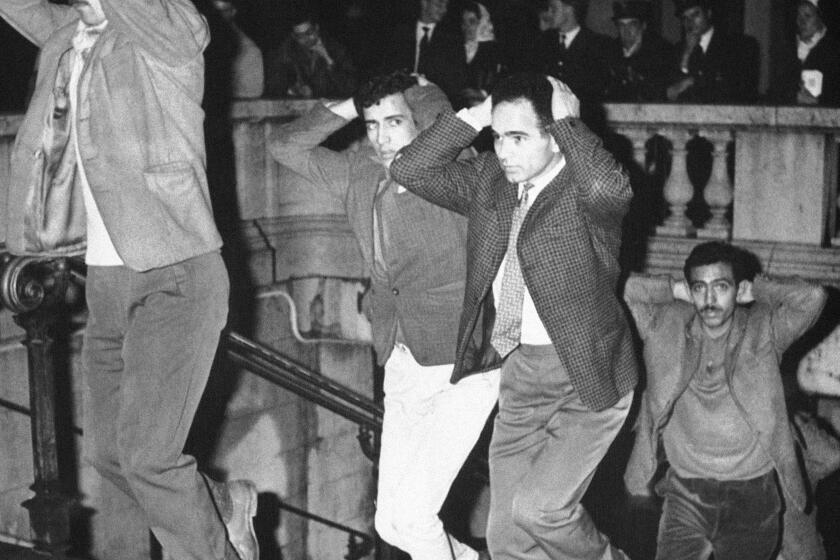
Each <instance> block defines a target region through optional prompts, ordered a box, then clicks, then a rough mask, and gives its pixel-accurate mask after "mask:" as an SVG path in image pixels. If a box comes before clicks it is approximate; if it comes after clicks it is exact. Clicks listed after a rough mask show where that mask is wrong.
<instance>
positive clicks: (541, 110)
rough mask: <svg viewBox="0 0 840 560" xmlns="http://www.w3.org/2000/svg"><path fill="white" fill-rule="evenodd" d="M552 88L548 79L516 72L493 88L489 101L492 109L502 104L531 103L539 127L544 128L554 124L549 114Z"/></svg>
mask: <svg viewBox="0 0 840 560" xmlns="http://www.w3.org/2000/svg"><path fill="white" fill-rule="evenodd" d="M553 93H554V88H552V87H551V83H550V82H549V81H548V78H546V77H545V75H543V74H537V73H535V72H517V73H515V74H511V75H510V76H507V77H506V78H503V79H502V80H500V81H499V83H497V84H496V87H494V88H493V91H492V95H491V99H492V102H493V108H495V107H496V105H498V104H499V103H502V102H514V101H517V100H520V99H525V100H527V101H530V102H531V105H532V106H533V107H534V112H535V113H536V114H537V119H539V121H540V125H541V126H542V127H544V128H548V126H549V125H550V124H551V123H552V122H554V117H553V116H552V114H551V96H552V94H553Z"/></svg>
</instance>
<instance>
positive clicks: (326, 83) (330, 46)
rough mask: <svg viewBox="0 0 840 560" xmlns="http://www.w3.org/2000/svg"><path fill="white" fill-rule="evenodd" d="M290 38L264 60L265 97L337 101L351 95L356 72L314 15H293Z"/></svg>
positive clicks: (342, 47)
mask: <svg viewBox="0 0 840 560" xmlns="http://www.w3.org/2000/svg"><path fill="white" fill-rule="evenodd" d="M291 24H292V29H291V32H290V33H289V36H288V37H286V39H285V40H284V41H283V42H282V43H281V44H280V46H279V47H278V48H277V49H275V50H273V51H272V52H271V53H269V54H268V56H266V76H265V85H266V91H265V94H266V96H267V97H303V98H306V99H310V98H327V99H337V98H345V97H348V96H350V95H352V93H353V91H355V89H356V85H357V75H356V68H355V66H354V65H353V63H352V61H351V60H350V56H349V54H348V53H347V50H346V49H345V48H344V46H342V45H341V44H339V43H338V42H336V41H334V40H333V39H332V38H330V37H329V36H328V35H326V34H325V33H324V32H323V31H321V27H320V25H319V24H318V20H317V18H316V17H315V15H314V14H313V13H312V12H310V11H308V10H306V9H299V10H296V11H294V13H293V14H292V17H291Z"/></svg>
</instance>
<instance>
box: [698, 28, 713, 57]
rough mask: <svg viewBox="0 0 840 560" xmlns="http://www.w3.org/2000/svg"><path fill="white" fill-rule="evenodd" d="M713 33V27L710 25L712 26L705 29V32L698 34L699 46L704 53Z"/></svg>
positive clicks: (707, 48)
mask: <svg viewBox="0 0 840 560" xmlns="http://www.w3.org/2000/svg"><path fill="white" fill-rule="evenodd" d="M714 34H715V27H714V26H712V27H710V28H708V29H707V30H706V32H705V33H703V34H702V35H701V36H700V48H701V49H703V53H705V52H706V51H707V50H709V43H711V42H712V35H714Z"/></svg>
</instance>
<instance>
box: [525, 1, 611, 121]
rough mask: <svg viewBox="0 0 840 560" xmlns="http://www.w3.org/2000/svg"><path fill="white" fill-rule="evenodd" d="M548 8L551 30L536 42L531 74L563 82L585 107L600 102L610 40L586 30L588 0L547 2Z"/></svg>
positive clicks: (604, 87)
mask: <svg viewBox="0 0 840 560" xmlns="http://www.w3.org/2000/svg"><path fill="white" fill-rule="evenodd" d="M547 5H548V11H549V14H551V16H552V27H551V28H550V29H548V30H547V31H544V32H543V33H542V34H541V35H540V37H539V39H538V40H537V42H536V45H535V52H534V54H533V56H532V57H531V64H532V65H534V70H536V71H537V72H540V73H542V74H547V75H549V76H554V77H555V78H558V79H559V80H560V81H561V82H564V83H565V84H566V85H568V86H569V88H571V90H572V91H574V92H575V94H576V95H577V97H578V98H579V99H580V101H581V103H582V104H583V105H584V106H585V105H587V104H588V103H591V102H597V101H600V100H601V98H602V97H603V94H604V91H605V90H606V87H607V77H608V71H607V58H606V53H607V51H608V50H609V45H610V39H609V38H608V37H606V36H605V35H600V34H598V33H595V32H594V31H592V30H590V29H588V28H587V27H585V25H584V22H585V21H586V12H587V9H588V7H589V0H548V4H547ZM585 109H586V108H585V107H582V110H583V111H584V120H586V116H585V112H586V111H585Z"/></svg>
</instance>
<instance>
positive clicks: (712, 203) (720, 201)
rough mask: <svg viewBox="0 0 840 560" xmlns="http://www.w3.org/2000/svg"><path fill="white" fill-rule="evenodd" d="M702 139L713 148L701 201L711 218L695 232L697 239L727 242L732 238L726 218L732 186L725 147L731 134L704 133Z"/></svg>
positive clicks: (730, 228) (726, 131)
mask: <svg viewBox="0 0 840 560" xmlns="http://www.w3.org/2000/svg"><path fill="white" fill-rule="evenodd" d="M704 137H705V138H706V139H707V140H709V142H711V143H712V146H713V148H712V173H711V176H710V177H709V182H708V183H706V187H705V188H704V189H703V199H704V200H705V201H706V204H708V205H709V211H710V212H711V214H712V217H711V218H709V221H708V222H706V223H705V224H704V226H703V227H702V228H701V229H700V230H698V231H697V237H703V238H707V239H723V240H728V239H730V238H731V237H732V224H730V223H729V220H728V219H727V218H726V211H727V210H728V209H729V205H730V204H732V184H731V182H730V180H729V173H728V171H727V169H726V147H727V145H728V144H729V142H730V140H731V139H732V132H731V131H729V130H710V131H704Z"/></svg>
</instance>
